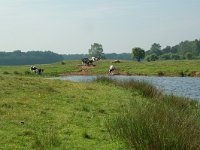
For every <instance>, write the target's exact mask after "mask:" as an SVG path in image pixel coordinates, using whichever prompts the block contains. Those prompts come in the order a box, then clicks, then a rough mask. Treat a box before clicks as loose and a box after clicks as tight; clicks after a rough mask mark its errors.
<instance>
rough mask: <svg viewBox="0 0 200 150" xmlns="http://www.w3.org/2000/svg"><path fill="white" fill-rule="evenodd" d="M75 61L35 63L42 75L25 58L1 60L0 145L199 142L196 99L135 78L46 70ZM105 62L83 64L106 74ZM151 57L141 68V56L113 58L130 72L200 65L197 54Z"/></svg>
mask: <svg viewBox="0 0 200 150" xmlns="http://www.w3.org/2000/svg"><path fill="white" fill-rule="evenodd" d="M78 63H79V62H78V61H71V62H68V61H66V62H64V63H55V64H50V65H40V67H41V68H44V69H45V74H44V75H42V76H38V75H35V74H31V73H30V72H29V70H28V69H29V67H28V66H13V67H10V66H5V67H0V69H1V73H0V74H1V75H0V88H1V90H0V122H1V124H0V133H1V134H0V138H1V141H0V149H134V148H135V149H199V148H200V141H199V139H200V119H199V118H200V105H199V102H198V101H194V100H189V99H185V98H181V97H175V96H167V95H164V94H162V93H161V92H160V91H159V90H157V89H156V88H155V87H154V86H152V85H149V84H148V83H144V82H139V81H127V82H125V81H115V80H111V79H109V78H98V79H97V80H96V81H94V82H91V83H74V82H70V81H60V80H49V79H45V78H44V77H46V76H53V75H54V76H55V75H59V74H62V73H63V72H65V73H66V72H67V73H71V72H80V66H78V65H77V64H78ZM109 63H110V62H109V61H106V62H104V63H102V62H101V61H100V62H98V64H97V65H96V66H95V67H94V68H90V69H91V70H88V72H89V73H91V74H97V73H102V74H103V73H105V67H106V66H108V65H109ZM152 63H154V62H151V63H148V64H149V65H147V66H146V67H144V68H142V66H143V65H145V63H136V62H122V63H120V64H116V65H118V67H119V68H120V66H123V67H124V68H123V69H121V68H120V71H125V72H126V71H130V73H141V74H142V73H145V74H150V75H153V74H156V69H153V68H157V70H161V71H164V72H165V71H166V72H167V71H168V73H169V72H170V70H173V71H172V72H171V73H170V75H172V74H173V75H178V74H175V72H179V71H180V70H182V69H183V70H186V69H187V70H186V71H185V72H187V73H188V72H190V71H198V66H197V64H198V63H199V61H190V62H188V61H180V62H179V61H178V63H174V65H170V64H173V61H167V62H160V64H157V66H156V65H155V64H154V65H155V66H154V65H153V64H152ZM179 63H180V64H179ZM161 64H162V65H161ZM164 64H165V65H166V66H164ZM167 64H169V65H167ZM183 64H184V65H185V66H182V65H183ZM158 66H162V67H158ZM172 66H174V67H175V68H177V69H174V68H173V67H172ZM177 66H178V67H177ZM181 66H182V67H181ZM132 67H133V69H132ZM172 68H173V69H172ZM103 69H104V71H103ZM106 69H107V67H106ZM134 69H135V70H134ZM164 69H165V70H164ZM133 71H134V72H133ZM28 72H29V73H28ZM106 73H107V70H106Z"/></svg>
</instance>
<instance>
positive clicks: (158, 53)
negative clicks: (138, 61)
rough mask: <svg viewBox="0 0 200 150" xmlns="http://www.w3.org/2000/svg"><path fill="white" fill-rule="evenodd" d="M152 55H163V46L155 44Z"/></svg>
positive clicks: (152, 47)
mask: <svg viewBox="0 0 200 150" xmlns="http://www.w3.org/2000/svg"><path fill="white" fill-rule="evenodd" d="M150 51H151V54H153V53H154V54H156V55H157V56H158V55H160V54H161V46H160V44H158V43H153V44H152V46H151V49H150Z"/></svg>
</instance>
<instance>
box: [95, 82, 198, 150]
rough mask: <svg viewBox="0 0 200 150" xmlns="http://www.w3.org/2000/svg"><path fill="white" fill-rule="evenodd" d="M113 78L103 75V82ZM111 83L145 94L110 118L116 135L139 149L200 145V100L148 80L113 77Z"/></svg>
mask: <svg viewBox="0 0 200 150" xmlns="http://www.w3.org/2000/svg"><path fill="white" fill-rule="evenodd" d="M109 80H110V79H109ZM109 80H107V79H102V82H105V81H106V82H107V83H108V81H109ZM98 82H101V79H98ZM110 83H112V84H113V83H114V84H115V85H116V86H121V87H124V88H126V89H130V90H133V91H138V92H139V93H142V94H143V96H144V97H143V99H141V101H138V100H134V99H133V100H132V102H130V105H127V106H125V107H123V109H122V110H121V111H120V113H119V114H118V115H117V116H116V117H113V118H111V119H109V120H108V122H107V128H108V130H109V132H110V134H111V136H112V137H117V138H119V139H121V140H123V141H124V142H125V143H126V144H127V145H129V146H130V147H132V148H136V149H200V140H199V139H200V119H199V117H200V111H199V110H200V108H199V103H198V102H196V101H190V100H189V99H185V98H181V97H176V96H172V95H170V96H168V95H164V94H161V92H160V91H158V90H157V89H156V88H155V87H154V86H151V85H150V84H148V83H145V82H140V81H130V82H129V81H127V82H122V81H120V82H119V81H112V80H111V82H110Z"/></svg>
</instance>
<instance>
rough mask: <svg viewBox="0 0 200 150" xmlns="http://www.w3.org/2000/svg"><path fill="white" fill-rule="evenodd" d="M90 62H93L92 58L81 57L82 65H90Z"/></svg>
mask: <svg viewBox="0 0 200 150" xmlns="http://www.w3.org/2000/svg"><path fill="white" fill-rule="evenodd" d="M92 63H93V60H92V59H89V58H83V59H82V64H84V65H87V66H89V65H91V64H92Z"/></svg>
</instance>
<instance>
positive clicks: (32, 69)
mask: <svg viewBox="0 0 200 150" xmlns="http://www.w3.org/2000/svg"><path fill="white" fill-rule="evenodd" d="M30 70H31V71H33V72H34V73H36V74H42V72H44V69H40V68H37V67H36V66H31V68H30Z"/></svg>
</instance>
